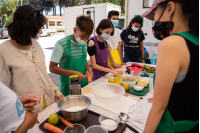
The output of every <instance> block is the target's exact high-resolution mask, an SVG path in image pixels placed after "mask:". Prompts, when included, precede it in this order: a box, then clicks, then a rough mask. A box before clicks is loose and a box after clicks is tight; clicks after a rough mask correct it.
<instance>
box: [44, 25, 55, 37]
mask: <svg viewBox="0 0 200 133" xmlns="http://www.w3.org/2000/svg"><path fill="white" fill-rule="evenodd" d="M55 33H57V30H56V29H47V28H46V25H44V26H43V27H42V34H41V36H53V34H55Z"/></svg>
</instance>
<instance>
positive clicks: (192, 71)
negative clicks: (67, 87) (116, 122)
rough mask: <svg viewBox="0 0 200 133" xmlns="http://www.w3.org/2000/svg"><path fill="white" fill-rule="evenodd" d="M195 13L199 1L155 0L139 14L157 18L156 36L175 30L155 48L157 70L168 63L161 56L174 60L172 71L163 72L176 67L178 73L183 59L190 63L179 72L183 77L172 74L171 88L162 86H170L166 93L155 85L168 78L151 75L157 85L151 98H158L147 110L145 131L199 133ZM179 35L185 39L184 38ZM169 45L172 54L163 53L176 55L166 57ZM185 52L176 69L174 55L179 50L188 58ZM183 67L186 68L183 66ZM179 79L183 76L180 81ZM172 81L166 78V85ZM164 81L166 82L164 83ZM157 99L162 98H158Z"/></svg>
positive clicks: (197, 44) (162, 36)
mask: <svg viewBox="0 0 200 133" xmlns="http://www.w3.org/2000/svg"><path fill="white" fill-rule="evenodd" d="M188 4H190V6H188ZM163 9H164V11H163V12H162V13H161V10H163ZM198 12H199V4H198V1H188V0H154V3H153V5H152V7H151V8H150V9H149V10H148V11H146V12H145V13H144V14H143V15H142V16H144V17H146V18H148V19H150V20H154V19H155V20H156V22H155V25H154V27H153V28H152V29H153V34H154V36H155V38H157V39H159V40H162V39H164V38H165V37H168V36H169V35H170V34H171V33H172V29H173V32H174V33H173V34H171V35H172V36H171V37H169V38H166V39H165V40H164V41H162V42H161V44H160V45H162V47H160V48H158V50H159V51H158V53H159V54H158V58H159V62H157V64H159V65H158V67H157V70H159V72H161V68H165V66H163V65H162V64H161V63H163V64H165V65H166V64H167V63H164V61H166V60H161V59H169V57H170V59H171V60H172V62H173V63H174V64H171V66H173V65H174V69H175V71H173V70H172V69H173V68H172V67H170V68H171V69H170V70H169V69H168V70H163V71H167V72H168V73H170V72H176V70H178V74H180V73H181V68H182V67H183V66H184V65H185V64H186V63H185V62H189V63H188V67H186V68H188V69H187V71H186V73H185V74H183V73H182V74H183V75H184V76H183V75H181V76H180V75H177V77H175V74H176V73H175V74H173V73H172V74H171V78H172V79H174V78H175V81H174V84H173V87H172V89H171V90H170V89H169V88H167V87H166V88H164V89H169V90H166V91H165V92H167V94H166V93H164V92H162V88H158V87H162V85H161V84H162V83H161V82H162V80H165V79H166V80H169V79H168V77H167V78H165V75H162V76H161V75H160V73H159V74H158V73H157V77H156V78H158V77H159V78H162V80H160V79H156V80H155V76H154V84H155V83H156V85H157V86H155V87H156V88H155V92H154V97H155V100H157V101H154V103H153V107H152V109H151V111H150V113H149V116H148V120H147V124H146V127H145V130H144V133H153V132H155V133H174V132H184V133H197V132H199V129H198V124H199V36H198V33H199V23H198V18H196V16H199V14H198ZM159 14H161V15H160V17H158V16H159ZM185 14H187V15H189V17H188V16H186V15H185ZM181 15H182V16H181ZM162 16H163V17H162ZM169 16H170V17H171V20H170V21H169ZM161 17H162V20H161ZM172 17H174V19H173V22H172ZM158 18H159V19H158ZM183 18H184V19H183ZM181 19H183V20H181ZM187 21H189V24H188V23H187ZM195 21H196V22H195ZM180 22H182V23H180ZM188 31H190V32H188ZM175 35H176V36H175ZM172 38H173V42H171V41H172V40H170V39H172ZM180 38H182V39H184V41H183V40H182V39H180ZM167 42H168V43H167ZM169 43H171V44H169ZM172 44H173V46H174V45H177V46H179V47H180V48H179V49H177V47H173V46H172ZM185 44H186V45H185ZM186 46H187V47H186ZM169 47H170V48H171V47H173V48H174V49H175V50H177V51H176V52H174V51H173V50H172V52H171V53H170V52H166V53H170V54H172V55H175V56H173V57H171V56H170V55H169V57H167V56H166V55H167V54H166V53H162V52H165V51H169V50H170V49H169ZM164 48H165V49H164ZM178 50H179V51H178ZM160 51H162V52H160ZM180 51H184V52H185V51H186V52H185V53H184V52H180ZM188 51H189V56H190V58H184V59H182V60H180V61H181V66H180V68H179V69H177V66H179V64H178V63H179V62H174V61H176V60H175V59H176V58H177V59H179V57H181V55H180V53H182V57H188V53H187V52H188ZM173 52H174V53H173ZM183 54H185V55H187V56H185V55H183ZM163 57H164V58H163ZM166 57H167V58H166ZM172 58H174V59H172ZM180 59H181V58H180ZM188 60H189V61H188ZM168 61H169V60H168ZM182 62H184V63H185V64H182ZM168 64H169V63H168ZM177 64H178V65H177ZM185 66H187V65H185ZM166 67H169V65H167V66H166ZM183 68H185V67H183ZM183 70H184V71H185V69H183ZM183 70H182V72H183ZM162 73H163V72H162ZM166 75H167V76H169V75H170V74H166ZM163 77H164V78H163ZM180 78H183V79H181V80H180ZM178 80H180V82H178ZM171 81H173V80H169V84H171ZM164 83H167V82H164ZM169 86H170V85H169ZM163 87H164V85H163ZM158 90H159V91H158ZM158 92H159V93H158ZM161 93H162V94H161ZM158 95H160V96H158ZM168 95H169V99H164V98H165V97H166V98H168ZM163 97H164V98H163ZM158 99H160V100H162V101H158ZM167 100H169V101H167ZM166 103H168V104H167V106H166V108H165V110H164V112H163V109H164V107H165V105H166ZM162 104H165V105H162ZM156 105H157V106H156ZM158 106H159V107H158ZM162 112H163V113H162ZM161 114H162V115H161ZM158 123H159V124H158Z"/></svg>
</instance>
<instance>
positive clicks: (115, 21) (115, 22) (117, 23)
mask: <svg viewBox="0 0 200 133" xmlns="http://www.w3.org/2000/svg"><path fill="white" fill-rule="evenodd" d="M111 22H112V24H113V26H114V27H116V26H118V25H119V20H111Z"/></svg>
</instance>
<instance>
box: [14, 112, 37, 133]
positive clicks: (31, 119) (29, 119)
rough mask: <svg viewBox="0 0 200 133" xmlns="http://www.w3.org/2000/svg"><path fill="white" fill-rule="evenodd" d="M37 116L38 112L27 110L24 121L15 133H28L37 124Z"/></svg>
mask: <svg viewBox="0 0 200 133" xmlns="http://www.w3.org/2000/svg"><path fill="white" fill-rule="evenodd" d="M37 116H38V114H37V113H36V112H32V111H27V112H26V115H25V119H24V121H23V123H22V124H21V125H20V126H19V128H18V129H17V130H16V131H14V132H13V133H26V132H27V131H28V130H29V129H31V128H32V127H33V126H34V125H35V123H36V121H37Z"/></svg>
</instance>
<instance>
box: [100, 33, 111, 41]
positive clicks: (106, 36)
mask: <svg viewBox="0 0 200 133" xmlns="http://www.w3.org/2000/svg"><path fill="white" fill-rule="evenodd" d="M101 37H102V38H103V40H108V39H109V38H110V35H107V34H105V33H103V34H102V35H101Z"/></svg>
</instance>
